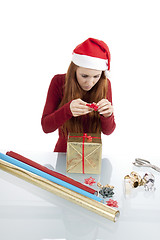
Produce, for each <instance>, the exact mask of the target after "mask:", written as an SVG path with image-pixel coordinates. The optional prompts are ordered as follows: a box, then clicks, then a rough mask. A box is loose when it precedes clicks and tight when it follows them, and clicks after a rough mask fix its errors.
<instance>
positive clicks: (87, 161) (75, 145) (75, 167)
mask: <svg viewBox="0 0 160 240" xmlns="http://www.w3.org/2000/svg"><path fill="white" fill-rule="evenodd" d="M101 160H102V141H101V135H100V134H97V133H70V134H69V136H68V141H67V172H69V173H90V174H100V171H101Z"/></svg>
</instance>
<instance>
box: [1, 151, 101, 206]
mask: <svg viewBox="0 0 160 240" xmlns="http://www.w3.org/2000/svg"><path fill="white" fill-rule="evenodd" d="M0 159H2V160H4V161H7V162H9V163H11V164H14V165H16V166H17V167H20V168H23V169H25V170H27V171H29V172H32V173H35V174H37V175H38V176H41V177H43V178H46V179H48V180H50V181H52V182H54V183H57V184H59V185H62V186H64V187H66V188H69V189H71V190H73V191H75V192H78V193H80V194H82V195H84V196H86V197H89V198H92V199H94V200H96V201H98V202H101V201H102V199H101V198H100V197H97V196H95V195H94V194H91V193H89V192H86V191H84V190H83V189H80V188H78V187H75V186H73V185H71V184H69V183H67V182H65V181H62V180H61V179H59V178H56V177H53V176H51V175H50V174H48V173H45V172H43V171H41V170H39V169H37V168H34V167H31V166H30V165H28V164H26V163H23V162H21V161H19V160H17V159H15V158H12V157H10V156H8V155H5V154H3V153H0Z"/></svg>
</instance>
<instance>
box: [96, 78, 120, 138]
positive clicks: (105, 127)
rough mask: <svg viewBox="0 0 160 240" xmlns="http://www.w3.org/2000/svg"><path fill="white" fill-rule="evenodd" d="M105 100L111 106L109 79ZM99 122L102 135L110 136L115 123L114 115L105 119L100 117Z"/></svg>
mask: <svg viewBox="0 0 160 240" xmlns="http://www.w3.org/2000/svg"><path fill="white" fill-rule="evenodd" d="M107 99H108V101H110V102H111V104H112V89H111V82H110V81H109V79H108V91H107ZM100 121H101V128H102V133H103V134H106V135H110V134H111V133H112V132H113V131H114V129H115V127H116V123H115V120H114V114H112V115H111V116H109V117H107V118H106V117H104V116H102V115H101V116H100Z"/></svg>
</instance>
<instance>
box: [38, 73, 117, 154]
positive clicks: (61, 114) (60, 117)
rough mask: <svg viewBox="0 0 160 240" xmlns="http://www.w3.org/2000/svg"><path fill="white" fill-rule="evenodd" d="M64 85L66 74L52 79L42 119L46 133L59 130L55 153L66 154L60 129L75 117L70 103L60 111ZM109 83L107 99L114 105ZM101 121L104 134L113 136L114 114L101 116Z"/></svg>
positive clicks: (65, 144)
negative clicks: (106, 116)
mask: <svg viewBox="0 0 160 240" xmlns="http://www.w3.org/2000/svg"><path fill="white" fill-rule="evenodd" d="M64 83H65V74H58V75H55V76H54V77H53V78H52V81H51V83H50V86H49V89H48V94H47V99H46V103H45V106H44V110H43V115H42V119H41V124H42V128H43V131H44V132H45V133H51V132H54V131H55V130H56V129H58V132H59V139H58V141H57V144H56V146H55V149H54V151H55V152H66V150H67V139H66V138H64V137H63V135H62V133H61V129H60V127H61V126H62V125H63V124H64V123H65V122H66V121H67V120H69V119H70V118H72V116H73V115H72V112H71V110H70V102H68V103H66V104H65V105H63V106H62V107H61V108H59V109H58V106H59V104H60V102H61V100H62V97H63V89H64V88H63V86H64ZM108 83H109V84H108V92H107V99H108V100H109V101H110V102H111V103H112V91H111V83H110V81H109V82H108ZM87 117H88V115H84V116H83V129H84V132H85V133H87V132H88V127H87ZM100 120H101V127H102V132H103V133H104V134H106V135H109V134H111V133H112V132H113V131H114V129H115V126H116V124H115V121H114V115H113V114H112V115H111V116H110V117H108V118H105V117H103V116H102V115H101V116H100Z"/></svg>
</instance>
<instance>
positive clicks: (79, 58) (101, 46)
mask: <svg viewBox="0 0 160 240" xmlns="http://www.w3.org/2000/svg"><path fill="white" fill-rule="evenodd" d="M72 61H73V62H74V63H75V64H76V65H78V66H79V67H84V68H90V69H95V70H102V71H106V70H108V71H109V70H110V51H109V48H108V46H107V44H106V43H104V42H103V41H101V40H98V39H94V38H88V39H87V40H86V41H84V42H83V43H81V44H79V45H78V46H77V47H76V48H75V49H74V50H73V54H72Z"/></svg>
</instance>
